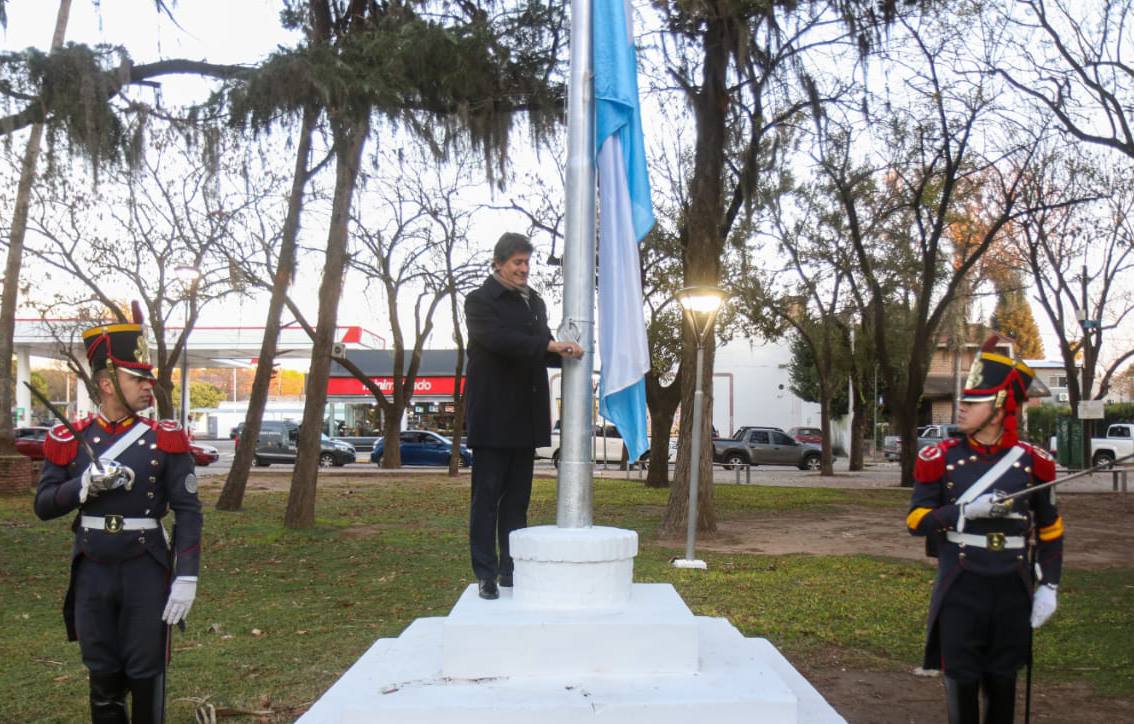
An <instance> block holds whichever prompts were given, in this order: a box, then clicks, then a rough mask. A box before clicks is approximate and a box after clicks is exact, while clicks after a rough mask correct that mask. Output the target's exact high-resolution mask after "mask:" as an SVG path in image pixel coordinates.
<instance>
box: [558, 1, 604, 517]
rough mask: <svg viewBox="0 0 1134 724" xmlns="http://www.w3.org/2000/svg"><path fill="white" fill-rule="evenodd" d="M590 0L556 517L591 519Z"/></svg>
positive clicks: (572, 185)
mask: <svg viewBox="0 0 1134 724" xmlns="http://www.w3.org/2000/svg"><path fill="white" fill-rule="evenodd" d="M591 42H592V41H591V0H572V2H571V73H570V80H569V85H568V97H567V187H566V189H565V192H566V193H565V195H566V203H567V216H566V220H565V222H566V241H565V243H564V248H563V284H564V287H563V323H562V325H561V326H560V327H559V330H558V338H559V339H560V340H561V341H568V340H569V341H574V342H577V343H578V344H579V346H580V347H582V349H583V356H582V358H581V359H578V360H572V359H564V360H563V377H562V387H561V390H562V409H561V420H562V425H561V431H560V458H559V481H558V489H557V498H558V506H557V515H556V523H557V524H558V526H559V527H560V528H587V527H590V525H591V507H592V505H591V492H592V487H593V486H592V483H593V478H594V470H593V468H592V461H591V435H592V425H593V423H592V417H593V414H594V413H593V410H594V396H593V392H592V389H591V376H592V374H591V373H592V370H593V369H594V326H595V316H594V315H595V313H594V306H595V164H594V155H595V154H594V145H595V141H594V133H595V132H594V86H593V83H592V80H593V72H592V68H591V64H592V60H591Z"/></svg>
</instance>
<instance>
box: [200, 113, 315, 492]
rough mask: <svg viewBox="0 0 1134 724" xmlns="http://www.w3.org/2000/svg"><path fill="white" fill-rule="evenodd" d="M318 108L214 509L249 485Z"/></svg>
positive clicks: (303, 147)
mask: <svg viewBox="0 0 1134 724" xmlns="http://www.w3.org/2000/svg"><path fill="white" fill-rule="evenodd" d="M318 118H319V111H318V110H317V109H315V108H311V107H308V108H305V109H304V111H303V123H302V126H301V127H300V131H299V147H298V148H297V149H296V153H295V173H294V175H293V176H292V182H291V193H290V195H289V196H288V202H287V217H286V218H285V219H284V226H283V235H282V238H281V239H280V256H279V260H278V261H277V264H276V274H275V277H274V278H273V279H272V297H271V301H270V302H269V304H268V318H267V319H266V320H265V321H264V339H263V341H261V343H260V358H259V363H258V364H257V366H256V376H255V378H254V379H253V382H252V390H251V392H250V393H249V395H248V412H247V413H246V414H245V416H244V432H243V433H241V437H242V438H243V440H244V444H243V445H237V448H236V455H235V457H234V458H233V460H232V468H231V469H230V470H229V471H228V477H227V478H225V481H224V488H222V489H221V494H220V497H219V498H218V499H217V510H240V508H241V506H243V505H244V489H245V487H246V486H247V485H248V472H249V470H251V468H252V460H253V457H254V456H255V453H256V441H257V440H258V439H259V437H260V422H261V421H262V420H263V418H264V408H265V407H266V406H267V403H268V391H269V388H270V386H271V383H272V365H273V364H274V363H275V358H276V349H277V344H278V342H279V334H280V316H281V315H282V314H283V308H284V299H285V298H286V297H287V290H288V287H289V286H290V285H291V278H292V272H293V268H294V267H295V249H296V243H297V239H298V237H299V217H300V213H301V212H302V211H303V189H304V187H306V185H307V174H308V171H307V163H308V161H309V157H310V155H311V136H312V134H313V133H314V132H315V123H316V121H317V120H318Z"/></svg>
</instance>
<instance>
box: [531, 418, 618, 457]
mask: <svg viewBox="0 0 1134 724" xmlns="http://www.w3.org/2000/svg"><path fill="white" fill-rule="evenodd" d="M559 422H560V421H558V420H556V422H555V427H554V428H553V429H552V431H551V444H550V445H547V446H545V447H537V448H536V451H535V456H536V458H537V459H542V460H547V459H549V458H550V460H551V462H552V463H554V464H555V467H559ZM623 447H624V446H623V444H622V435H621V434H620V433H619V432H618V428H617V427H615V426H614V425H607V426H606V427H605V429H604V428H603V426H602V425H595V426H594V436H593V437H592V438H591V455H592V456H593V458H594V461H595V462H598V463H601V462H608V463H620V462H622V456H623V455H624V454H625V452H624V450H623Z"/></svg>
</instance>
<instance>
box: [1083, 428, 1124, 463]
mask: <svg viewBox="0 0 1134 724" xmlns="http://www.w3.org/2000/svg"><path fill="white" fill-rule="evenodd" d="M1131 453H1134V424H1131V423H1128V422H1120V423H1115V424H1114V425H1111V426H1110V427H1108V428H1107V429H1106V437H1092V438H1091V464H1092V465H1107V464H1109V463H1113V462H1114V461H1115V460H1118V459H1119V458H1122V457H1126V456H1127V455H1130V454H1131Z"/></svg>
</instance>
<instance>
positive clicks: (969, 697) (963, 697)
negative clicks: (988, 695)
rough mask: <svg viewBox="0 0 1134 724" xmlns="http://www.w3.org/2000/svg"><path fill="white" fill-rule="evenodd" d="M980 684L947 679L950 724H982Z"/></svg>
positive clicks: (946, 700)
mask: <svg viewBox="0 0 1134 724" xmlns="http://www.w3.org/2000/svg"><path fill="white" fill-rule="evenodd" d="M979 700H980V682H979V681H957V680H956V679H950V678H949V677H948V676H946V677H945V702H946V703H947V704H948V706H949V724H980V701H979Z"/></svg>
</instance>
